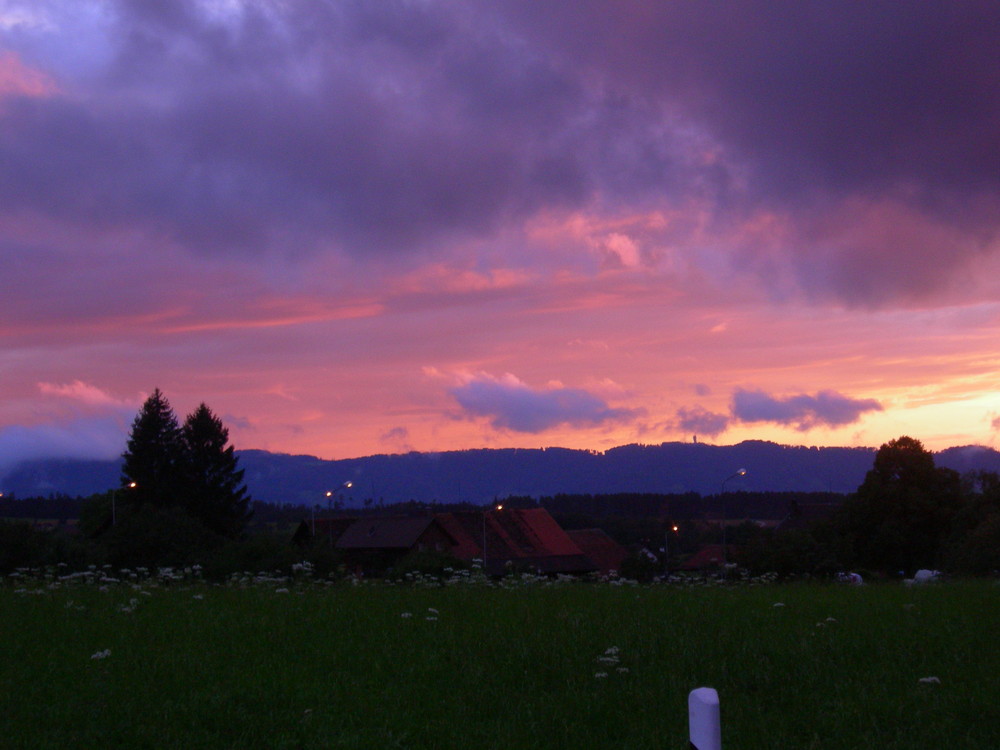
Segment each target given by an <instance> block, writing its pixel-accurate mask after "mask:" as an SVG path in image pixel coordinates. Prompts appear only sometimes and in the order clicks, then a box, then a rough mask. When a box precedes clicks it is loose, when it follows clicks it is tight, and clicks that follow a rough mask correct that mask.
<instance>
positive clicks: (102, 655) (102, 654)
mask: <svg viewBox="0 0 1000 750" xmlns="http://www.w3.org/2000/svg"><path fill="white" fill-rule="evenodd" d="M109 656H111V649H110V648H106V649H104V650H103V651H98V652H97V653H96V654H93V655H92V656H91V657H90V658H91V659H96V660H97V661H100V660H101V659H107V658H108V657H109ZM935 679H937V678H935Z"/></svg>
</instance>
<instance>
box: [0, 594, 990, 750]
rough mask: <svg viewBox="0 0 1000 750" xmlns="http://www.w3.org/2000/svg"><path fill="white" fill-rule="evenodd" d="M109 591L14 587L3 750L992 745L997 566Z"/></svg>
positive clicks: (7, 625)
mask: <svg viewBox="0 0 1000 750" xmlns="http://www.w3.org/2000/svg"><path fill="white" fill-rule="evenodd" d="M104 589H105V590H101V589H100V588H99V587H98V585H97V584H90V585H86V584H81V583H78V584H64V585H61V586H58V587H56V588H48V587H47V586H46V584H45V583H44V582H29V583H27V584H23V583H21V584H18V583H11V584H5V585H4V586H0V730H2V735H0V747H3V748H68V747H72V748H106V747H127V748H174V747H176V748H455V749H456V750H458V749H461V750H467V749H469V748H497V749H499V748H504V749H505V750H510V749H515V750H516V749H518V748H630V749H631V748H635V749H638V748H677V749H678V750H682V749H685V748H687V746H688V745H687V694H688V692H689V691H690V690H691V689H693V688H695V687H699V686H711V687H714V688H716V689H717V690H718V691H719V695H720V698H721V702H722V717H723V740H724V746H725V747H726V748H727V750H738V749H741V748H746V749H750V748H760V749H761V750H764V749H765V748H766V749H767V750H774V748H790V749H796V748H803V749H805V748H851V750H857V749H858V748H880V749H890V748H899V749H901V750H902V749H903V748H905V749H906V750H918V749H920V748H934V750H940V748H984V749H985V748H998V747H1000V646H998V643H1000V642H998V640H997V636H996V631H997V624H998V623H1000V586H997V585H994V584H993V583H990V582H975V583H947V584H934V585H928V586H924V587H920V588H905V587H903V586H900V585H898V584H884V585H872V586H863V587H842V586H834V585H819V584H811V585H806V584H800V585H767V586H738V587H731V588H725V587H697V588H683V587H672V586H652V587H639V586H628V585H626V586H610V585H602V584H573V583H562V584H555V585H544V584H541V583H532V584H527V585H517V586H512V587H510V588H492V587H486V586H482V585H480V586H474V585H459V586H451V587H444V588H426V587H416V586H389V585H381V584H368V585H361V586H351V585H348V584H337V585H333V586H321V585H317V584H310V583H302V582H300V583H296V584H291V583H282V582H278V581H270V582H266V581H265V582H258V583H256V584H251V585H227V586H212V585H209V584H202V583H189V582H184V581H174V582H172V583H170V584H169V585H164V584H163V583H159V584H157V583H154V582H152V581H146V582H144V583H139V584H133V585H128V584H126V583H110V584H108V585H106V586H104ZM285 590H287V593H286V591H285ZM36 591H38V592H40V593H34V592H36ZM779 603H780V604H781V605H783V606H777V605H778V604H779ZM929 677H935V678H937V679H938V680H939V682H935V681H930V682H921V681H920V680H921V678H929Z"/></svg>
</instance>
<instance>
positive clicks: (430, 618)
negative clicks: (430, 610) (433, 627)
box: [424, 615, 437, 622]
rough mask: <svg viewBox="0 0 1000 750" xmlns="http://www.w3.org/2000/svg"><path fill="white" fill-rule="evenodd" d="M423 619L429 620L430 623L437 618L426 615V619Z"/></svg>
mask: <svg viewBox="0 0 1000 750" xmlns="http://www.w3.org/2000/svg"><path fill="white" fill-rule="evenodd" d="M424 619H425V620H431V621H432V622H433V621H436V620H437V618H436V617H434V616H433V615H427V617H425V618H424Z"/></svg>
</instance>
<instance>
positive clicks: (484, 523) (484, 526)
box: [483, 503, 503, 575]
mask: <svg viewBox="0 0 1000 750" xmlns="http://www.w3.org/2000/svg"><path fill="white" fill-rule="evenodd" d="M491 510H503V503H499V504H497V506H496V507H495V508H488V509H487V510H484V511H483V573H486V514H487V513H489V512H490V511H491ZM486 575H489V573H486Z"/></svg>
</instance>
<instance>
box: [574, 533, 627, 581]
mask: <svg viewBox="0 0 1000 750" xmlns="http://www.w3.org/2000/svg"><path fill="white" fill-rule="evenodd" d="M566 533H567V534H568V535H569V538H570V539H572V540H573V542H574V543H575V544H576V546H577V547H579V548H580V549H581V550H582V551H583V554H585V555H586V556H587V557H588V558H590V560H591V561H592V562H593V563H594V565H596V566H597V569H598V570H600V571H601V572H602V573H610V572H611V571H612V570H616V571H617V570H621V569H622V561H623V560H624V559H625V558H626V557H628V551H627V550H626V549H625V548H624V547H622V546H621V545H620V544H618V542H616V541H615V540H614V539H612V538H611V537H609V536H608V535H607V534H606V533H604V530H603V529H574V530H572V531H567V532H566Z"/></svg>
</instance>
